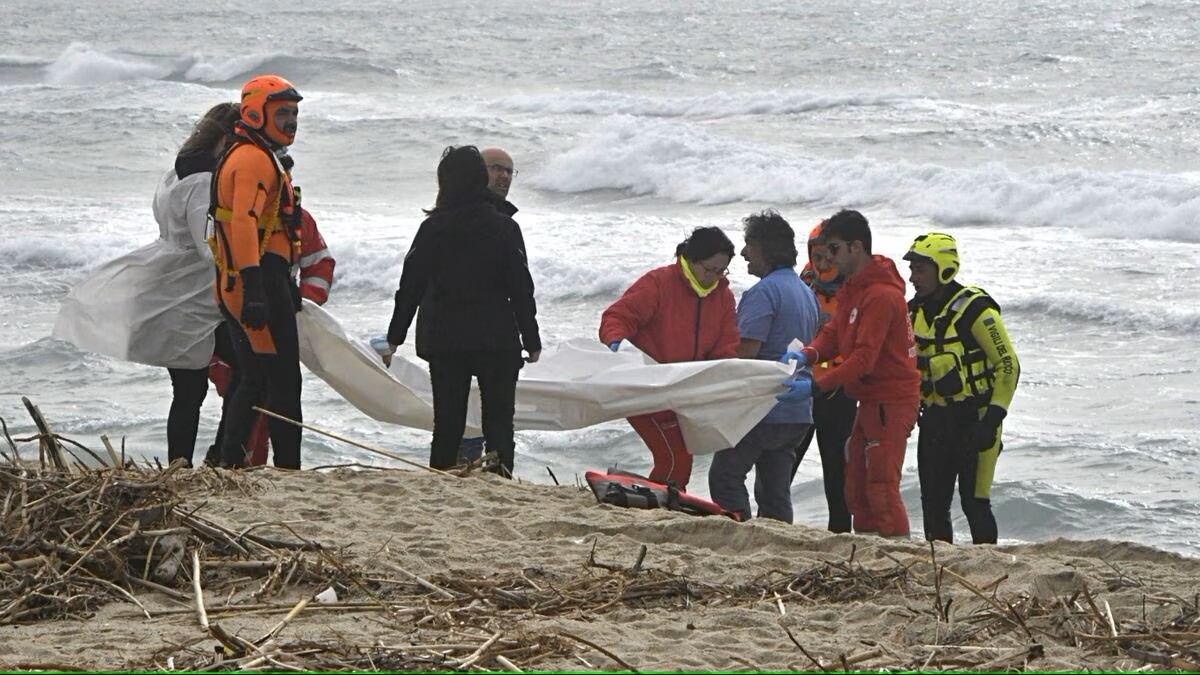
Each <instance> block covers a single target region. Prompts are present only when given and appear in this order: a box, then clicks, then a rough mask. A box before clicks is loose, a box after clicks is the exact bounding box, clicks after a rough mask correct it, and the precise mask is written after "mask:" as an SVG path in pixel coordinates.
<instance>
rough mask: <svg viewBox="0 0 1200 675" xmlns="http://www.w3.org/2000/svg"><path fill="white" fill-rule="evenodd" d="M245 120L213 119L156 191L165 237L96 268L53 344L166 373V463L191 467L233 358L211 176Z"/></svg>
mask: <svg viewBox="0 0 1200 675" xmlns="http://www.w3.org/2000/svg"><path fill="white" fill-rule="evenodd" d="M238 117H239V108H238V106H237V104H234V103H221V104H218V105H216V106H214V107H213V108H211V109H210V110H209V111H208V112H207V113H205V115H204V116H203V117H202V118H201V119H200V121H199V122H198V123H197V124H196V127H195V130H194V131H193V132H192V135H191V137H190V138H188V140H187V141H186V142H185V143H184V144H183V147H182V148H180V150H179V154H178V155H177V156H176V158H175V166H174V167H173V168H172V169H171V170H170V171H168V172H167V173H166V174H165V175H164V176H163V178H162V180H161V181H160V182H159V185H158V188H157V189H156V190H155V193H154V218H155V220H157V221H158V230H159V236H158V239H157V240H155V241H154V242H152V243H150V244H148V245H146V246H143V247H142V248H139V249H138V250H136V251H133V252H131V253H128V254H126V255H124V256H121V257H119V258H117V259H115V260H112V261H109V262H107V263H105V264H103V265H101V266H100V267H99V268H97V269H96V271H95V272H94V273H93V274H91V275H90V276H89V277H88V278H87V279H85V280H84V281H83V282H81V283H80V284H79V285H77V286H76V287H75V288H74V289H72V291H71V292H70V294H69V295H68V296H67V298H66V299H65V300H64V301H63V304H62V307H61V308H60V310H59V314H58V319H57V321H56V322H55V325H54V333H53V334H54V336H55V337H58V338H61V339H63V340H67V341H69V342H72V343H74V344H75V345H76V346H77V347H79V348H80V349H85V350H88V351H93V352H98V353H101V354H106V355H108V356H112V357H116V358H119V359H124V360H127V361H136V362H138V363H145V364H147V365H151V366H160V367H164V368H166V369H167V370H168V372H169V373H170V376H171V388H172V400H171V410H170V413H169V415H168V418H167V458H168V461H173V460H175V459H184V460H185V461H186V462H187V465H188V466H191V463H192V452H193V450H194V446H195V443H196V430H197V427H198V426H199V421H200V406H201V404H202V403H203V402H204V398H205V395H206V393H207V391H208V366H209V362H210V360H211V359H212V358H213V354H214V351H216V353H217V355H218V356H221V357H222V358H224V359H226V360H230V359H232V358H233V356H232V346H231V345H229V344H228V337H227V336H224V338H223V340H222V339H221V336H218V334H217V328H218V326H219V325H220V324H221V313H220V311H219V310H218V309H217V305H216V302H215V301H214V298H213V290H212V288H213V258H212V253H211V252H210V250H209V248H208V245H207V242H206V236H207V235H206V231H205V230H206V221H207V218H208V210H209V185H210V183H211V179H212V172H213V170H214V168H215V167H216V163H217V161H218V160H219V159H220V157H221V155H222V153H223V152H224V149H225V147H226V144H227V142H228V139H229V137H230V134H231V133H232V130H233V123H234V122H235V121H236V120H237V119H238ZM222 342H224V345H222V344H221V343H222Z"/></svg>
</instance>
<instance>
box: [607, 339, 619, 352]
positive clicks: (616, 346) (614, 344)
mask: <svg viewBox="0 0 1200 675" xmlns="http://www.w3.org/2000/svg"><path fill="white" fill-rule="evenodd" d="M608 348H609V349H611V350H613V351H614V352H615V351H617V350H618V349H620V348H621V340H616V341H614V342H610V343H608Z"/></svg>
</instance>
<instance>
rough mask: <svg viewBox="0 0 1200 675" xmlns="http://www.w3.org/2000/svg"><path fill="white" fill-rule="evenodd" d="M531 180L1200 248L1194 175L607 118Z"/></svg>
mask: <svg viewBox="0 0 1200 675" xmlns="http://www.w3.org/2000/svg"><path fill="white" fill-rule="evenodd" d="M529 182H530V183H531V184H533V185H535V186H536V187H539V188H542V189H545V190H552V191H556V192H566V193H576V192H587V191H589V190H600V189H617V190H625V191H628V192H630V193H632V194H635V195H652V196H655V197H660V198H663V199H667V200H670V201H675V202H684V203H687V202H695V203H700V204H719V203H727V202H738V201H748V202H766V203H774V204H821V205H833V206H849V207H864V208H866V207H870V206H873V205H887V206H888V207H889V208H891V209H893V210H894V211H897V212H899V213H900V214H902V215H907V216H916V217H923V218H927V219H929V220H932V221H934V222H936V223H938V224H941V225H944V226H969V225H986V224H1005V225H1018V226H1065V227H1072V228H1078V229H1080V230H1082V231H1085V232H1089V233H1093V234H1097V235H1106V236H1113V237H1121V238H1154V239H1172V240H1180V241H1200V230H1197V229H1196V228H1195V223H1196V222H1198V221H1200V182H1197V181H1196V180H1195V178H1194V177H1189V176H1183V175H1178V174H1157V173H1149V172H1098V171H1089V170H1086V169H1076V168H1062V167H1055V166H1048V167H1047V166H1043V167H1035V168H1030V169H1011V168H1008V167H1006V166H1005V165H1004V164H1001V163H998V162H996V163H987V164H980V165H976V166H973V167H948V166H941V165H937V164H927V163H919V162H906V161H883V160H875V159H871V158H869V157H865V156H858V157H845V158H829V157H815V156H810V155H807V154H806V153H804V152H803V151H802V150H801V149H796V150H794V151H793V150H789V149H783V148H779V147H778V146H773V147H766V146H762V145H758V144H755V143H750V142H746V141H742V140H735V139H730V138H726V137H723V136H719V135H717V134H715V133H712V132H709V131H707V130H705V129H701V128H697V127H694V126H690V125H687V124H682V123H677V122H670V121H663V120H657V121H656V120H647V119H644V118H641V119H639V118H633V117H628V116H619V117H614V118H610V119H608V120H606V121H605V122H604V123H602V124H601V125H599V127H598V128H597V129H596V131H595V132H594V133H591V134H589V135H587V136H585V137H584V138H582V139H581V140H580V141H578V142H577V143H576V144H575V145H573V146H572V147H568V148H565V149H563V150H562V151H560V152H555V153H552V158H551V160H550V161H549V163H548V164H547V166H546V167H545V169H544V170H542V171H540V172H539V173H538V174H537V175H535V176H532V177H531V178H530V179H529ZM1135 223H1136V224H1137V227H1131V224H1135Z"/></svg>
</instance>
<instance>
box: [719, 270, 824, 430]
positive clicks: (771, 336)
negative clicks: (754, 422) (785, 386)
mask: <svg viewBox="0 0 1200 675" xmlns="http://www.w3.org/2000/svg"><path fill="white" fill-rule="evenodd" d="M817 317H818V309H817V297H816V296H815V295H813V292H812V289H810V288H809V287H808V286H807V285H805V283H804V282H803V281H801V280H800V276H799V275H798V274H796V270H794V269H792V268H791V267H780V268H778V269H776V270H775V271H774V272H771V273H770V274H768V275H767V276H765V277H763V278H762V279H760V280H759V282H758V283H757V284H754V285H753V286H751V287H750V288H749V289H747V290H746V292H745V293H743V294H742V299H741V301H739V302H738V308H737V322H738V332H739V333H741V336H742V338H743V339H747V340H758V341H760V342H762V348H761V349H759V351H758V358H760V359H763V360H771V361H778V360H779V358H780V357H781V356H783V353H784V352H786V351H787V348H788V345H789V344H791V342H792V340H795V339H799V340H800V341H801V342H803V343H805V344H808V343H809V342H812V339H813V336H814V335H816V333H817ZM781 391H782V389H781ZM812 421H813V418H812V401H780V402H779V403H777V404H776V405H775V407H774V408H772V409H771V412H769V413H767V416H766V417H764V418H763V422H769V423H774V424H782V423H788V422H790V423H794V424H812Z"/></svg>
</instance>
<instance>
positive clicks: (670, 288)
mask: <svg viewBox="0 0 1200 675" xmlns="http://www.w3.org/2000/svg"><path fill="white" fill-rule="evenodd" d="M679 265H680V263H679V261H678V260H676V262H675V263H674V264H672V265H664V266H663V267H657V268H655V269H652V270H650V271H649V272H647V273H646V274H644V275H642V278H640V279H638V280H637V281H636V282H634V284H633V285H632V286H630V287H629V289H628V290H626V291H625V294H624V295H622V296H621V297H620V298H618V299H617V301H616V302H614V303H613V304H611V305H609V306H608V309H606V310H604V314H603V315H601V317H600V341H601V342H603V343H604V344H609V343H612V342H616V341H617V340H629V341H630V342H632V343H633V345H634V346H635V347H637V348H638V349H640V350H642V351H643V352H645V353H646V354H647V355H649V356H650V358H652V359H654V360H655V361H658V362H659V363H679V362H682V361H708V360H712V359H732V358H734V357H735V356H737V345H738V340H739V335H738V328H737V308H736V306H735V303H734V300H733V291H731V290H729V280H728V279H725V278H724V277H722V278H721V280H720V281H719V282H718V286H717V288H716V289H715V290H714V291H713V292H712V293H709V294H708V296H707V297H704V298H701V297H700V296H698V295H696V291H694V290H692V287H691V285H689V284H688V281H687V279H686V278H685V277H684V276H683V270H682V269H681V268H680V267H679ZM903 299H904V298H903V297H901V305H904V303H903ZM903 308H904V316H905V317H906V318H907V317H908V309H907V305H904V307H903ZM913 369H914V372H915V369H916V366H915V365H914V366H913Z"/></svg>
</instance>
